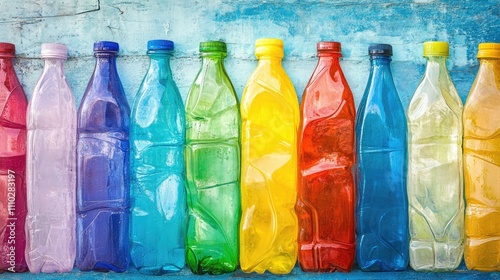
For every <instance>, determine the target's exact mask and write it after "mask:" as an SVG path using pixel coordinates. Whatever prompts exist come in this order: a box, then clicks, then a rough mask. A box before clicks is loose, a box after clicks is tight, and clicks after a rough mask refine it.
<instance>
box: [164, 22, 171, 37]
mask: <svg viewBox="0 0 500 280" xmlns="http://www.w3.org/2000/svg"><path fill="white" fill-rule="evenodd" d="M163 30H165V37H166V38H168V32H169V31H170V22H165V24H163Z"/></svg>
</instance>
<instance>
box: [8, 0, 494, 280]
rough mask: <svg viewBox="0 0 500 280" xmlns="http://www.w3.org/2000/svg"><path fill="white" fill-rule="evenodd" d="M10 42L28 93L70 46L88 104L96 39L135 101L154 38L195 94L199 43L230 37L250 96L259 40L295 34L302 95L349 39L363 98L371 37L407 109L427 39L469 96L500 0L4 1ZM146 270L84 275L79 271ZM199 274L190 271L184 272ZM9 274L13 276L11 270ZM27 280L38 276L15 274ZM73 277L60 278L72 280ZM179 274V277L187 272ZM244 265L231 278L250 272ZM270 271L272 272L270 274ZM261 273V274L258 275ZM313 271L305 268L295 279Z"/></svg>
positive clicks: (347, 68)
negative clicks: (114, 57)
mask: <svg viewBox="0 0 500 280" xmlns="http://www.w3.org/2000/svg"><path fill="white" fill-rule="evenodd" d="M0 7H1V11H0V41H6V42H12V43H15V44H16V47H17V54H18V57H19V58H18V59H17V60H16V70H17V73H18V75H19V78H20V80H21V83H22V84H23V86H24V89H25V91H26V93H27V94H28V96H31V92H32V90H33V87H34V86H35V83H36V81H37V79H38V77H39V75H40V73H41V69H42V61H41V60H40V59H39V57H40V55H39V53H40V45H41V43H45V42H59V43H65V44H67V45H68V48H69V60H68V61H67V63H66V75H67V79H68V82H69V84H70V86H71V88H72V89H73V92H74V94H75V96H76V100H77V103H80V100H81V98H82V95H83V93H84V91H85V87H86V85H87V82H88V80H89V78H90V75H91V74H92V70H93V68H94V58H93V56H92V44H93V42H94V41H98V40H111V41H116V42H118V43H120V47H121V51H120V58H119V59H118V70H119V73H120V76H121V79H122V82H123V84H124V88H125V92H126V94H127V98H128V100H129V102H130V104H132V102H133V99H134V97H135V94H136V92H137V89H138V87H139V84H140V82H141V81H142V78H143V75H144V73H145V71H146V68H147V66H148V60H147V57H146V56H145V52H146V43H147V41H148V40H149V39H157V38H166V39H170V40H173V41H174V42H175V44H176V54H175V58H174V59H173V61H172V69H173V71H174V77H175V79H176V81H177V83H178V86H179V89H180V91H181V94H182V96H183V98H184V100H185V98H186V95H187V92H188V89H189V86H190V84H191V83H192V81H193V80H194V77H195V75H196V73H197V71H198V69H199V67H200V61H199V58H198V44H199V42H200V41H204V40H223V41H225V42H227V43H228V51H229V54H228V58H227V60H226V68H227V71H228V73H229V76H230V78H231V79H232V81H233V83H234V86H235V88H236V91H237V93H238V95H239V96H240V97H241V93H242V92H243V88H244V86H245V83H246V80H247V78H248V77H249V76H250V74H251V72H252V71H253V70H254V68H255V65H256V60H255V57H254V55H253V51H254V50H253V44H254V42H255V40H256V39H257V38H259V37H279V38H282V39H283V40H284V41H285V55H286V57H285V60H284V67H285V69H286V70H287V72H288V73H289V75H290V77H291V79H292V81H293V83H294V85H295V87H296V90H297V95H298V96H299V99H300V97H301V95H302V91H303V89H304V87H305V85H306V83H307V81H308V80H309V77H310V75H311V73H312V71H313V69H314V67H315V64H316V58H315V54H316V42H317V41H320V40H334V41H340V42H341V43H342V47H343V54H344V58H343V62H342V67H343V69H344V72H345V74H346V76H347V80H348V82H349V84H350V86H351V88H352V90H353V93H354V95H355V100H356V104H359V101H360V100H361V96H362V94H363V91H364V88H365V86H366V81H367V78H368V71H369V61H368V55H367V48H368V45H369V44H370V43H389V44H392V45H393V47H394V58H393V61H394V63H393V74H394V79H395V82H396V87H397V89H398V91H399V94H400V96H401V99H402V101H403V105H404V106H405V107H407V105H408V103H409V101H410V98H411V96H412V95H413V92H414V91H415V89H416V87H417V85H418V83H419V81H420V79H421V77H422V74H423V71H424V65H425V60H424V59H423V58H422V55H421V54H422V43H423V42H424V41H427V40H442V41H447V42H449V43H450V59H449V63H448V66H449V69H450V73H451V77H452V79H453V81H454V82H455V85H456V87H457V89H458V92H459V94H460V96H461V97H462V99H463V100H464V101H465V98H466V97H467V94H468V92H469V89H470V86H471V85H472V82H473V80H474V77H475V74H476V71H477V66H478V62H477V60H476V59H475V55H476V52H477V44H478V43H481V42H488V41H489V42H500V32H499V31H500V2H499V0H414V1H411V0H392V1H389V0H323V1H321V0H320V1H313V0H282V1H278V0H267V1H266V0H264V1H261V0H208V1H207V0H205V1H198V0H170V1H165V0H17V1H12V0H0ZM464 272H465V269H464V268H463V267H462V269H461V270H459V272H455V273H453V274H450V273H448V274H426V273H415V272H412V271H407V272H405V273H404V274H401V273H393V274H385V273H384V274H377V273H375V274H372V273H371V274H361V273H360V272H359V271H357V272H354V273H351V274H309V278H323V277H326V276H331V277H339V278H347V277H352V278H360V277H368V278H373V279H377V278H386V277H391V278H399V277H408V278H417V277H418V278H421V277H435V276H438V275H439V276H440V277H443V278H466V277H477V276H478V275H479V276H487V277H491V278H499V276H498V275H497V274H480V273H470V272H469V273H464ZM123 275H127V276H129V277H132V278H133V277H136V278H141V279H142V277H143V276H138V275H137V274H136V273H135V274H134V273H132V274H130V273H127V274H113V273H109V274H96V273H90V274H85V273H77V274H76V276H77V277H78V278H83V279H84V278H87V277H88V278H95V277H105V278H110V279H119V278H121V277H122V276H123ZM188 275H189V276H191V274H190V273H189V272H188V271H186V270H184V271H183V272H182V273H181V274H180V276H181V277H184V278H186V277H187V276H188ZM4 276H6V275H5V274H4ZM11 276H12V277H13V278H15V279H23V278H26V277H30V278H35V277H36V276H34V275H29V274H24V275H18V276H14V275H8V276H7V277H8V278H9V277H11ZM67 276H68V275H53V276H50V278H52V277H54V278H63V277H67ZM178 276H179V275H178ZM241 276H244V275H243V274H241V272H237V273H236V274H231V275H226V276H221V277H219V278H227V277H241ZM269 276H270V275H267V274H266V275H264V277H269ZM253 277H256V276H255V275H254V276H253ZM299 277H304V274H303V273H301V272H300V269H298V268H296V269H295V270H294V271H293V273H292V275H290V276H289V278H299Z"/></svg>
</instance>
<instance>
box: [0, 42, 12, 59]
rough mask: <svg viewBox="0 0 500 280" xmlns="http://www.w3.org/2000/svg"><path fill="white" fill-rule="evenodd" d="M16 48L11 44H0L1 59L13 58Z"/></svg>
mask: <svg viewBox="0 0 500 280" xmlns="http://www.w3.org/2000/svg"><path fill="white" fill-rule="evenodd" d="M15 53H16V46H15V45H14V44H11V43H4V42H0V55H1V56H2V57H14V54H15Z"/></svg>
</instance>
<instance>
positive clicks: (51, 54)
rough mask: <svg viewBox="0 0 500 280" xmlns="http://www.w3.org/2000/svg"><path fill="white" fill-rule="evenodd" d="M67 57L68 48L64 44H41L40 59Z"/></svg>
mask: <svg viewBox="0 0 500 280" xmlns="http://www.w3.org/2000/svg"><path fill="white" fill-rule="evenodd" d="M67 57H68V48H67V47H66V45H64V44H56V43H47V44H42V58H62V59H66V58H67Z"/></svg>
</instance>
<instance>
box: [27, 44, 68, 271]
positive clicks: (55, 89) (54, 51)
mask: <svg viewBox="0 0 500 280" xmlns="http://www.w3.org/2000/svg"><path fill="white" fill-rule="evenodd" d="M67 52H68V51H67V48H66V46H65V45H63V44H43V45H42V59H43V60H44V61H45V66H44V67H43V71H42V74H41V76H40V79H38V83H37V84H36V86H35V89H34V90H33V95H32V96H31V100H30V102H29V105H28V115H27V119H28V120H27V128H28V140H27V141H28V148H27V155H28V156H27V159H26V187H27V198H28V215H27V216H26V262H27V263H28V267H29V269H30V271H31V272H32V273H38V272H47V273H49V272H68V271H71V270H73V264H74V263H75V255H76V239H75V231H76V212H75V204H76V106H75V99H74V97H73V93H72V92H71V89H70V88H69V86H68V83H67V82H66V77H65V76H64V69H63V64H64V60H65V59H66V57H67Z"/></svg>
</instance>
